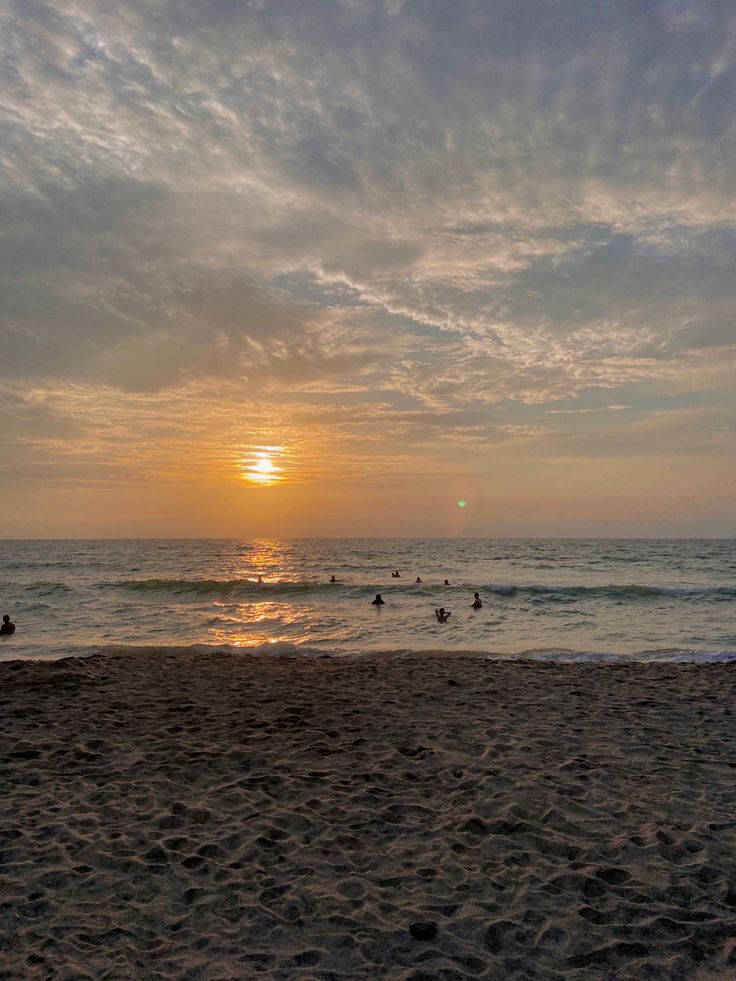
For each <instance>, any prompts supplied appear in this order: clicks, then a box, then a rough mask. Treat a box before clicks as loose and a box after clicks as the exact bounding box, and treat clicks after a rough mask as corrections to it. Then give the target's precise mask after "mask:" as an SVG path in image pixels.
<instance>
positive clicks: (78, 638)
mask: <svg viewBox="0 0 736 981" xmlns="http://www.w3.org/2000/svg"><path fill="white" fill-rule="evenodd" d="M0 570H1V571H0V582H1V583H2V585H1V587H0V607H1V608H0V614H2V613H8V614H10V616H11V618H12V620H13V621H14V622H15V623H16V625H17V632H16V634H15V635H14V636H12V637H0V659H2V660H8V659H11V658H56V657H62V656H69V655H88V654H94V653H97V652H101V651H106V650H113V649H114V650H124V651H130V653H131V654H134V653H135V651H136V650H137V649H140V648H146V649H149V650H150V649H151V648H160V649H166V648H169V649H171V648H191V647H195V648H198V649H202V650H250V651H254V650H255V651H258V652H266V653H269V654H273V655H274V656H278V655H297V656H315V655H333V656H339V655H346V654H357V653H362V654H365V653H370V652H378V651H422V650H447V651H475V652H478V653H479V654H483V655H488V656H492V657H504V658H528V659H536V660H550V661H578V660H579V661H605V660H619V661H623V660H638V661H652V660H660V661H693V662H700V661H718V660H721V661H723V660H736V541H735V540H732V539H728V540H692V539H688V540H671V539H667V540H642V539H620V540H612V539H601V540H592V539H564V540H549V539H447V540H445V539H421V540H420V539H329V540H326V539H322V540H317V539H293V540H288V541H285V540H276V539H258V540H238V539H218V540H202V539H196V540H181V539H177V540H140V541H134V540H114V541H89V540H79V541H2V542H0ZM393 570H398V571H399V573H400V578H398V579H397V578H394V577H392V575H391V573H392V571H393ZM331 576H335V577H336V579H337V582H336V583H334V584H333V583H330V582H329V579H330V577H331ZM418 576H419V577H421V579H422V580H423V582H422V584H416V583H415V579H416V578H417V577H418ZM259 578H260V580H261V581H260V582H259ZM445 579H447V580H448V582H449V586H445V585H443V583H444V580H445ZM475 591H478V592H479V593H480V596H481V598H482V601H483V607H482V609H480V610H477V611H476V610H473V609H471V602H472V600H473V593H474V592H475ZM378 592H380V593H381V594H382V595H383V599H384V600H385V605H384V606H383V607H380V608H377V607H375V606H372V605H371V600H372V599H373V597H374V596H375V594H376V593H378ZM439 606H444V607H445V608H446V609H447V610H450V611H451V612H452V616H451V618H450V620H449V621H448V622H447V623H442V624H441V623H438V622H437V620H436V617H435V615H434V610H435V608H436V607H439Z"/></svg>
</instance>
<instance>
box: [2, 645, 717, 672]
mask: <svg viewBox="0 0 736 981" xmlns="http://www.w3.org/2000/svg"><path fill="white" fill-rule="evenodd" d="M4 646H6V645H4V644H0V666H2V665H12V664H16V663H22V664H50V663H57V662H67V661H75V660H78V661H88V660H90V659H92V660H97V659H98V658H110V657H113V658H117V657H122V658H126V657H128V658H147V657H154V658H156V657H179V658H188V657H193V658H196V659H202V658H204V657H209V656H212V655H217V656H220V655H221V656H227V657H236V658H238V657H252V658H259V659H260V658H266V659H289V660H294V659H297V660H332V661H343V662H350V663H353V662H361V661H366V662H371V661H373V660H379V661H380V660H384V659H386V658H394V657H395V658H411V657H416V658H427V659H430V660H431V659H432V658H456V659H462V658H468V659H471V660H481V661H490V662H492V663H494V664H530V665H534V664H559V665H568V666H572V665H576V664H578V665H599V666H604V665H611V666H614V667H615V666H618V667H625V666H627V665H646V664H662V665H667V664H669V665H676V664H689V665H691V666H693V667H698V666H702V667H705V666H708V665H716V664H732V663H735V662H736V650H725V649H722V650H717V651H716V650H708V651H705V650H694V649H683V648H677V647H663V648H645V649H643V650H638V651H623V652H621V651H608V650H602V649H600V648H597V647H591V649H589V650H576V649H574V648H566V647H560V646H551V645H550V646H548V647H532V648H527V649H524V650H519V651H510V652H509V651H493V650H481V649H469V648H467V647H457V648H455V647H428V648H424V649H420V648H409V647H397V648H393V649H376V650H362V651H357V650H345V649H334V648H333V649H330V648H326V647H316V646H314V645H313V643H310V642H303V643H298V642H294V641H290V640H278V641H264V642H263V643H260V644H249V645H244V644H243V645H240V644H222V643H209V642H205V641H202V642H194V643H191V644H182V645H179V644H161V645H153V644H117V643H116V644H105V645H93V644H89V645H79V646H72V647H71V648H70V646H69V645H59V646H58V647H57V648H51V647H48V646H45V647H37V648H33V647H29V648H27V649H28V650H29V651H31V653H28V654H26V655H25V656H24V655H23V653H22V652H23V649H24V648H23V647H22V646H20V647H18V648H16V650H17V654H16V655H15V656H13V654H10V653H7V652H6V651H5V650H4V649H3V648H4ZM7 647H8V649H9V651H10V650H13V648H12V647H11V646H10V644H9V643H8V644H7ZM58 652H61V653H58ZM67 652H68V653H67Z"/></svg>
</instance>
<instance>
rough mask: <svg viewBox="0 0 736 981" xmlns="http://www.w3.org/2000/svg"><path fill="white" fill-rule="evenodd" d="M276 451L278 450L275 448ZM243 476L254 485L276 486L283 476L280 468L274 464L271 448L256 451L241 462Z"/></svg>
mask: <svg viewBox="0 0 736 981" xmlns="http://www.w3.org/2000/svg"><path fill="white" fill-rule="evenodd" d="M277 449H278V448H277ZM243 476H244V477H245V479H246V480H249V481H251V482H252V483H254V484H261V485H262V486H263V485H267V484H276V483H278V482H279V481H280V480H281V479H282V476H283V471H282V468H281V467H279V466H277V465H276V463H274V455H273V448H272V447H268V451H264V450H258V451H257V452H255V453H253V454H250V455H249V456H248V457H247V458H246V459H245V460H244V461H243Z"/></svg>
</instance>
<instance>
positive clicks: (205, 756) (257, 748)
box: [0, 653, 736, 981]
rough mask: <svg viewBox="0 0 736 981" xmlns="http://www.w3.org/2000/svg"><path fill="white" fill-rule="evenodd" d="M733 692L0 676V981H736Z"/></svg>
mask: <svg viewBox="0 0 736 981" xmlns="http://www.w3.org/2000/svg"><path fill="white" fill-rule="evenodd" d="M735 688H736V668H734V667H730V666H728V665H712V666H702V667H694V666H687V665H629V666H593V665H584V666H577V665H576V666H562V665H560V666H557V665H541V664H538V665H534V664H520V663H509V662H506V663H499V662H494V661H489V660H479V659H477V658H472V657H466V656H455V655H432V656H417V655H412V656H408V657H397V656H395V655H394V656H391V657H388V656H387V657H380V658H373V659H371V660H363V661H355V660H350V661H334V660H328V659H316V660H306V659H303V660H300V659H297V658H276V657H272V658H268V657H265V656H260V657H252V656H234V655H230V654H212V655H208V656H206V657H199V656H194V655H192V654H190V653H189V654H188V653H181V654H166V655H160V654H159V655H154V654H140V655H136V656H109V657H99V658H96V659H89V660H87V661H83V660H79V659H70V660H66V661H62V662H57V663H45V664H38V663H36V664H30V663H19V662H15V663H6V664H2V665H0V702H1V705H0V724H1V725H2V730H3V731H2V742H1V746H0V755H1V756H2V763H1V766H2V769H1V771H0V781H1V785H0V810H1V812H2V813H1V814H0V850H1V856H0V863H1V865H0V872H1V873H2V882H1V884H0V977H2V978H24V979H27V978H52V977H53V978H95V979H98V978H135V979H136V981H140V979H147V978H192V979H194V978H207V979H214V978H222V979H225V978H257V977H263V978H288V979H292V978H315V979H317V978H318V979H330V978H334V979H346V978H347V979H349V978H380V977H388V978H407V979H408V978H411V979H414V981H419V979H429V978H440V979H453V978H477V977H480V978H500V979H508V978H524V979H527V978H538V979H544V981H547V979H550V978H586V979H588V978H590V979H595V978H601V979H606V981H623V979H636V981H640V979H643V978H668V979H669V978H701V979H706V978H715V977H718V978H721V977H724V978H725V977H729V978H736V806H735V805H736V791H735V789H734V786H735V781H734V778H735V777H736V769H734V768H735V767H736V745H735V743H736V730H735V729H734V725H733V723H734V719H733V716H732V706H733V705H734V694H735Z"/></svg>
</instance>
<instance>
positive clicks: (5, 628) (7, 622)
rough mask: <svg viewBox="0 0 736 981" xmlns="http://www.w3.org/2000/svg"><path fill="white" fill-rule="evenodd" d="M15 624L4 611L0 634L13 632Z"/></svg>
mask: <svg viewBox="0 0 736 981" xmlns="http://www.w3.org/2000/svg"><path fill="white" fill-rule="evenodd" d="M14 633H15V624H14V623H13V621H12V620H11V619H10V617H9V616H8V614H7V613H6V614H5V616H4V617H3V625H2V627H0V634H14Z"/></svg>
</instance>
